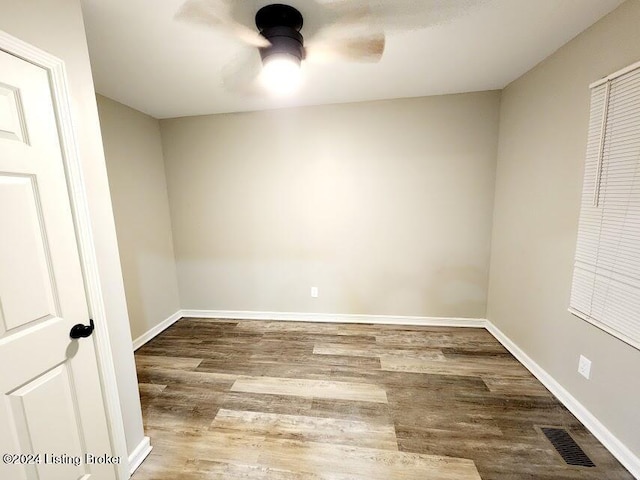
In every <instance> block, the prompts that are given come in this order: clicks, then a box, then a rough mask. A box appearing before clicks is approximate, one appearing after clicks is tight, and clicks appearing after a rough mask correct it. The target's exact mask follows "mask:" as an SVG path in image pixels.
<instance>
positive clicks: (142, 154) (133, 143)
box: [97, 95, 180, 339]
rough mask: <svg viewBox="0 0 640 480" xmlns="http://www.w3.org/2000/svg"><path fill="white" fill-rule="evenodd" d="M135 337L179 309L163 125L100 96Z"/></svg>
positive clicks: (99, 107) (103, 136) (99, 109)
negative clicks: (161, 126)
mask: <svg viewBox="0 0 640 480" xmlns="http://www.w3.org/2000/svg"><path fill="white" fill-rule="evenodd" d="M97 98H98V112H99V114H100V126H101V130H102V141H103V143H104V152H105V157H106V160H107V172H108V174H109V186H110V188H111V198H112V201H113V213H114V216H115V220H116V230H117V235H118V247H119V250H120V261H121V262H122V273H123V275H124V286H125V291H126V296H127V306H128V307H129V319H130V323H131V335H132V336H133V338H134V339H135V338H138V337H139V336H141V335H142V334H144V333H146V332H147V331H149V330H150V329H151V328H153V327H155V326H156V325H158V324H159V323H160V322H162V321H163V320H165V319H166V318H167V317H169V316H170V315H173V314H174V313H176V311H178V310H179V309H180V299H179V297H178V282H177V278H176V264H175V258H174V256H173V240H172V238H171V235H172V234H171V219H170V218H169V200H168V198H167V182H166V178H165V173H164V159H163V157H162V143H161V140H160V125H159V123H158V120H156V119H155V118H152V117H149V116H147V115H145V114H143V113H140V112H138V111H137V110H133V109H131V108H129V107H126V106H124V105H122V104H120V103H118V102H115V101H113V100H111V99H108V98H106V97H103V96H100V95H98V97H97Z"/></svg>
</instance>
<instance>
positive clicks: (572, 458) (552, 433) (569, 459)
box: [540, 427, 596, 467]
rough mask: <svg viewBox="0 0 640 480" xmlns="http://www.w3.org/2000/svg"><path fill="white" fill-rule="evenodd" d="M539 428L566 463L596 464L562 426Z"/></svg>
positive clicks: (586, 465)
mask: <svg viewBox="0 0 640 480" xmlns="http://www.w3.org/2000/svg"><path fill="white" fill-rule="evenodd" d="M540 430H542V433H544V435H545V436H546V437H547V438H548V439H549V441H550V442H551V444H552V445H553V446H554V448H555V449H556V450H557V451H558V453H559V454H560V456H561V457H562V458H563V460H564V461H565V462H566V463H567V464H568V465H576V466H579V467H595V466H596V465H595V463H593V462H592V461H591V459H590V458H589V457H588V456H587V454H586V453H584V451H583V450H582V449H581V448H580V446H579V445H578V444H577V443H576V442H575V440H574V439H573V438H571V435H569V432H567V431H566V430H565V429H564V428H549V427H542V428H540Z"/></svg>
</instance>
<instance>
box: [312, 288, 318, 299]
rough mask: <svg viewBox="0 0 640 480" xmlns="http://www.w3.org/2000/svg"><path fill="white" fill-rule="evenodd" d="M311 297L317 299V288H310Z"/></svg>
mask: <svg viewBox="0 0 640 480" xmlns="http://www.w3.org/2000/svg"><path fill="white" fill-rule="evenodd" d="M311 296H312V297H313V298H318V287H311Z"/></svg>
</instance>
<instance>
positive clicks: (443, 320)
mask: <svg viewBox="0 0 640 480" xmlns="http://www.w3.org/2000/svg"><path fill="white" fill-rule="evenodd" d="M182 316H183V317H193V318H220V319H229V320H284V321H289V322H323V323H377V324H387V325H421V326H435V327H476V328H483V327H484V325H485V320H484V319H481V318H454V317H409V316H398V315H351V314H338V313H335V314H334V313H296V312H255V311H240V310H237V311H236V310H182Z"/></svg>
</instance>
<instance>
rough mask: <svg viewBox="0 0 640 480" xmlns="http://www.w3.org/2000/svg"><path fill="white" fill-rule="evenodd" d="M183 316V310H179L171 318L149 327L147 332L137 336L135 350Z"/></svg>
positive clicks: (134, 344) (134, 342)
mask: <svg viewBox="0 0 640 480" xmlns="http://www.w3.org/2000/svg"><path fill="white" fill-rule="evenodd" d="M181 318H182V310H178V311H177V312H176V313H174V314H173V315H171V316H170V317H169V318H167V319H165V320H163V321H162V322H160V323H159V324H158V325H156V326H155V327H153V328H151V329H149V330H148V331H147V332H145V333H143V334H142V335H140V336H139V337H138V338H136V339H135V340H134V341H133V349H134V350H137V349H139V348H140V347H141V346H142V345H144V344H145V343H147V342H148V341H149V340H151V339H153V338H154V337H155V336H156V335H158V334H159V333H160V332H162V331H164V330H166V329H167V328H169V327H170V326H171V325H173V324H174V323H176V322H177V321H178V320H180V319H181Z"/></svg>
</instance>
